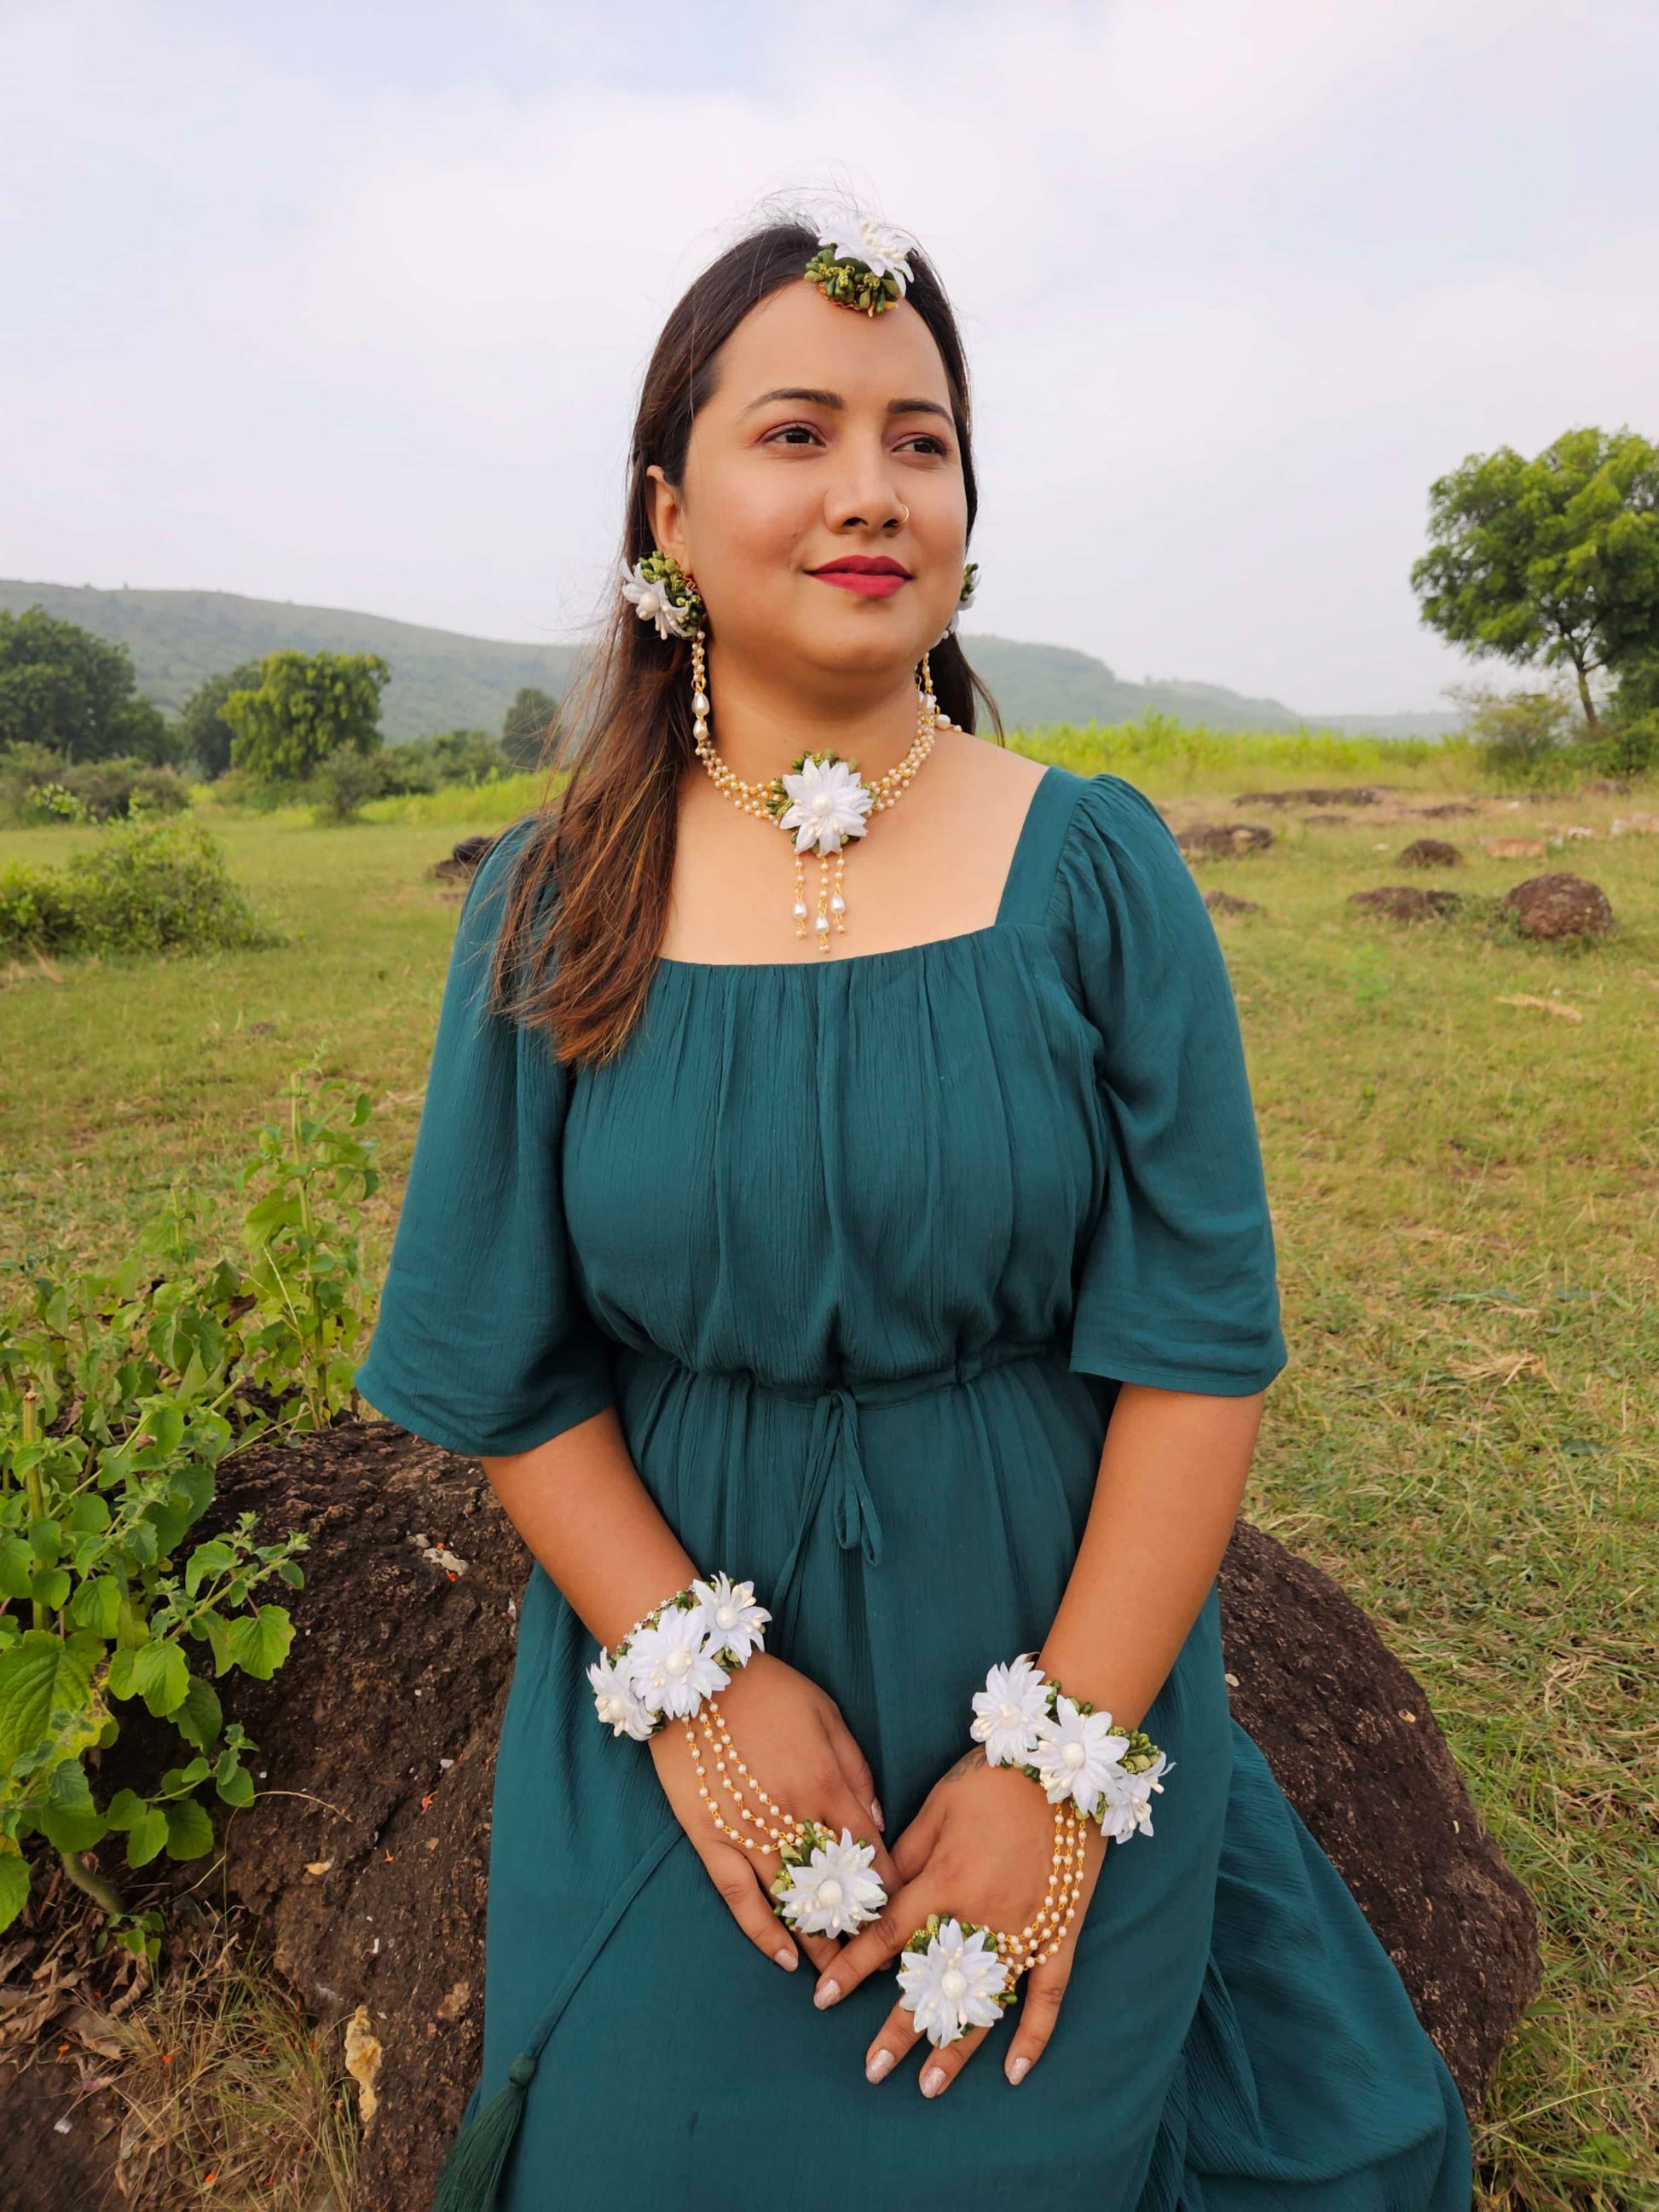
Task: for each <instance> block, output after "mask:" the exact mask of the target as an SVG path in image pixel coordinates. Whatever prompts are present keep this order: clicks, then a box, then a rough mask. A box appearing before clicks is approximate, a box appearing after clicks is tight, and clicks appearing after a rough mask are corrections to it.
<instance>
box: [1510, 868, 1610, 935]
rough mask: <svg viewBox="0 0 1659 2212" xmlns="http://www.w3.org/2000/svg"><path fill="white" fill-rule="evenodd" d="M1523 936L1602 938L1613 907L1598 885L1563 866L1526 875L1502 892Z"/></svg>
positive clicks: (1608, 928)
mask: <svg viewBox="0 0 1659 2212" xmlns="http://www.w3.org/2000/svg"><path fill="white" fill-rule="evenodd" d="M1504 905H1505V906H1506V907H1507V908H1509V910H1510V913H1511V914H1512V915H1514V916H1515V926H1516V928H1517V929H1518V930H1519V931H1520V932H1521V933H1522V936H1523V937H1537V938H1543V939H1551V940H1553V939H1556V938H1562V937H1602V936H1605V935H1606V934H1607V931H1608V930H1610V929H1611V928H1612V927H1613V907H1612V904H1611V902H1609V900H1608V898H1607V893H1606V892H1605V891H1604V890H1602V888H1601V884H1593V883H1591V882H1589V880H1588V878H1585V877H1583V876H1575V875H1571V874H1569V873H1568V872H1567V871H1566V870H1565V868H1561V869H1558V870H1556V871H1555V872H1553V873H1552V874H1550V875H1547V876H1528V878H1527V880H1526V881H1525V883H1523V884H1515V885H1514V886H1513V887H1512V888H1511V889H1510V890H1507V891H1505V893H1504Z"/></svg>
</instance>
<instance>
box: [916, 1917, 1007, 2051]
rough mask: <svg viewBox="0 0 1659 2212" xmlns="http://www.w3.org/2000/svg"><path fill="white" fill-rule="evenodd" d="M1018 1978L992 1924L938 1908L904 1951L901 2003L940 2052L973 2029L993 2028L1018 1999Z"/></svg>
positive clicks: (917, 1931) (957, 2041)
mask: <svg viewBox="0 0 1659 2212" xmlns="http://www.w3.org/2000/svg"><path fill="white" fill-rule="evenodd" d="M1014 1979H1015V1978H1014V1976H1013V1975H1012V1973H1011V1972H1010V1971H1009V1968H1008V1966H1007V1964H1006V1961H1005V1960H1002V1959H1000V1958H999V1956H998V1955H997V1948H996V1938H995V1936H994V1935H993V1934H992V1933H991V1930H990V1929H988V1928H976V1927H975V1926H974V1924H973V1923H972V1922H971V1921H968V1920H941V1919H940V1917H939V1914H938V1913H937V1912H935V1913H933V1914H931V1915H930V1916H929V1917H928V1919H927V1924H926V1926H925V1927H921V1928H918V1929H917V1930H916V1932H915V1935H914V1936H912V1937H911V1938H910V1940H909V1942H908V1943H907V1944H906V1945H905V1947H904V1948H903V1950H902V1951H901V1952H900V1954H899V1962H898V1980H899V2002H900V2004H902V2006H903V2008H904V2009H905V2011H906V2012H908V2013H910V2014H912V2015H914V2016H915V2023H916V2026H917V2027H918V2028H919V2029H920V2030H921V2033H922V2034H924V2035H925V2036H926V2037H927V2040H928V2041H929V2042H930V2043H931V2044H932V2045H933V2048H934V2049H935V2050H936V2051H938V2050H941V2049H942V2048H943V2047H944V2045H945V2044H947V2043H959V2042H960V2041H961V2039H962V2038H963V2036H964V2035H966V2034H967V2033H968V2031H969V2028H973V2027H994V2026H995V2024H996V2021H997V2017H998V2015H999V2014H1000V2012H1001V2011H1002V2008H1003V2007H1004V2006H1005V2005H1011V2004H1012V2002H1013V2001H1014Z"/></svg>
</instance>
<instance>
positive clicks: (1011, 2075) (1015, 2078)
mask: <svg viewBox="0 0 1659 2212" xmlns="http://www.w3.org/2000/svg"><path fill="white" fill-rule="evenodd" d="M1030 2070H1031V2062H1030V2059H1029V2058H1013V2059H1010V2061H1009V2062H1008V2079H1009V2080H1010V2081H1012V2083H1013V2085H1014V2087H1015V2088H1016V2089H1018V2087H1019V2085H1020V2083H1021V2082H1022V2081H1024V2079H1025V2076H1026V2075H1028V2074H1029V2073H1030Z"/></svg>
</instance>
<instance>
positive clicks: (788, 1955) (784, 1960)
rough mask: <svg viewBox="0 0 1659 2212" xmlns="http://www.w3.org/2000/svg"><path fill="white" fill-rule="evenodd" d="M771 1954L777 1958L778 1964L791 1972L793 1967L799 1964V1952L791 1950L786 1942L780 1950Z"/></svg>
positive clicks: (793, 1969)
mask: <svg viewBox="0 0 1659 2212" xmlns="http://www.w3.org/2000/svg"><path fill="white" fill-rule="evenodd" d="M772 1956H773V1957H774V1958H775V1960H777V1962H778V1964H779V1966H787V1967H788V1969H789V1971H790V1972H791V1973H793V1972H794V1971H795V1968H796V1967H797V1966H799V1964H800V1954H799V1952H796V1951H792V1950H791V1949H790V1948H789V1946H788V1945H787V1943H786V1944H785V1945H784V1947H783V1948H782V1949H781V1951H774V1952H773V1954H772Z"/></svg>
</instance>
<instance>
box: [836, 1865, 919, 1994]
mask: <svg viewBox="0 0 1659 2212" xmlns="http://www.w3.org/2000/svg"><path fill="white" fill-rule="evenodd" d="M932 1910H933V1907H932V1906H931V1905H927V1903H926V1902H925V1901H924V1895H923V1888H922V1885H921V1883H919V1882H914V1881H913V1882H909V1883H907V1884H906V1885H905V1887H903V1888H902V1889H901V1890H899V1891H897V1892H896V1893H895V1894H894V1895H891V1896H890V1897H889V1899H888V1900H887V1904H886V1906H885V1908H884V1910H883V1911H881V1912H879V1913H878V1915H877V1916H876V1917H875V1918H874V1919H873V1920H872V1922H871V1923H870V1925H869V1926H868V1927H867V1928H861V1929H860V1930H859V1932H858V1934H857V1935H856V1936H854V1938H853V1940H852V1942H850V1943H846V1944H843V1945H842V1949H841V1952H840V1954H839V1955H838V1956H837V1958H836V1960H835V1961H834V1964H833V1965H832V1966H831V1967H830V1970H829V1972H828V1973H826V1974H824V1975H823V1976H821V1977H820V1978H819V1982H818V1985H817V1989H816V1990H813V1992H812V2002H813V2003H814V2004H815V2005H816V2006H817V2008H818V2010H819V2011H820V2012H823V2010H824V2009H825V2008H826V2007H827V2006H829V2005H832V2004H836V2003H839V2002H840V2001H841V1999H842V1997H844V1996H849V1995H850V1994H851V1992H852V1991H853V1990H855V1989H857V1987H858V1985H859V1984H860V1982H864V1981H868V1979H869V1978H870V1977H871V1975H872V1974H878V1973H879V1972H881V1969H882V1968H883V1967H884V1966H890V1965H891V1963H892V1961H893V1960H895V1959H896V1957H897V1956H898V1954H899V1953H900V1952H901V1951H902V1949H903V1948H904V1947H905V1945H906V1944H907V1943H908V1942H909V1940H910V1938H911V1937H912V1936H914V1935H915V1932H916V1930H917V1929H918V1928H920V1927H921V1923H922V1922H923V1921H924V1920H926V1919H927V1915H928V1913H929V1912H930V1911H932Z"/></svg>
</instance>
